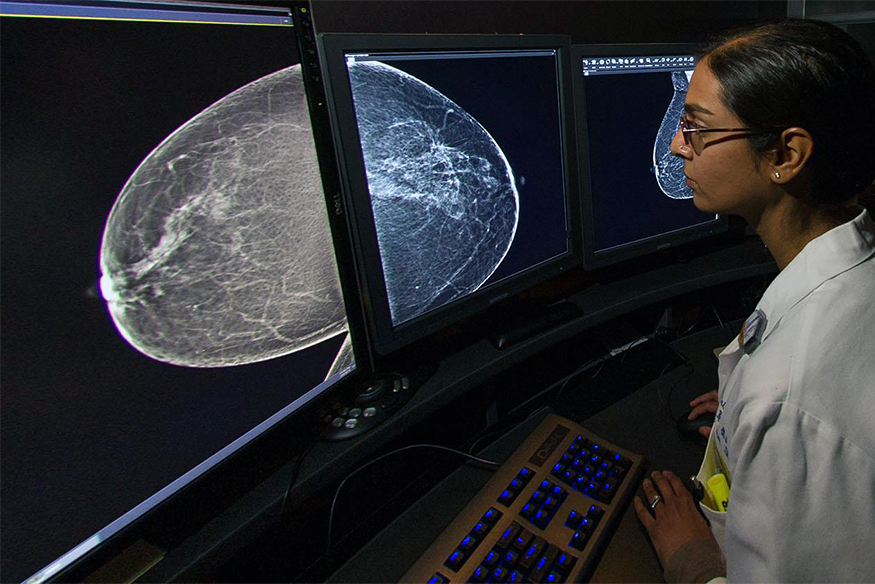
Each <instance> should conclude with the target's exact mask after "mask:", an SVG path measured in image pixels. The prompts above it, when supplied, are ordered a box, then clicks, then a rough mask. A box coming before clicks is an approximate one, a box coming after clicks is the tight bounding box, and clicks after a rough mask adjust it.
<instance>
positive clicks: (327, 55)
mask: <svg viewBox="0 0 875 584" xmlns="http://www.w3.org/2000/svg"><path fill="white" fill-rule="evenodd" d="M318 40H319V48H320V51H319V52H320V57H321V59H322V68H323V73H324V75H325V82H326V90H327V93H328V100H327V101H328V104H329V108H330V110H331V117H332V128H333V131H334V139H335V145H336V147H337V148H338V156H337V158H338V164H339V168H340V175H341V180H342V182H343V194H344V203H345V205H346V206H347V212H346V213H345V214H346V216H347V217H348V219H349V232H350V238H351V240H352V242H353V247H354V249H355V255H356V261H357V271H358V275H359V286H360V288H361V291H360V295H361V297H362V298H363V301H364V305H365V312H366V314H367V317H366V320H367V323H368V329H369V332H370V338H371V341H372V344H373V345H372V346H373V349H374V350H375V352H376V353H377V354H379V355H381V356H384V357H385V356H388V355H391V354H392V353H394V352H396V351H399V350H400V349H403V348H404V347H407V346H409V345H410V344H412V343H414V342H416V341H418V340H420V339H423V338H424V337H427V336H428V335H430V334H432V333H435V332H437V331H439V330H440V329H442V328H445V327H447V326H449V325H452V324H454V323H457V322H459V321H462V320H464V319H466V318H468V317H470V316H473V315H475V314H476V313H479V312H481V311H484V310H486V309H488V308H489V307H490V306H493V305H494V304H496V303H499V302H501V301H502V300H505V299H507V298H508V297H510V296H512V295H514V294H517V293H519V292H522V291H524V290H526V289H529V288H531V287H533V286H534V285H536V284H539V283H541V282H543V281H545V280H548V279H550V278H552V277H554V276H556V275H558V274H560V273H563V272H565V271H567V270H569V269H570V268H573V267H577V266H580V264H581V262H582V260H583V245H582V234H581V225H582V222H581V216H580V203H579V197H578V192H579V187H578V182H577V162H576V160H577V156H576V140H575V138H574V132H575V126H574V107H573V92H572V87H571V83H570V82H569V80H570V72H571V70H570V66H571V41H570V37H568V36H565V35H480V34H439V35H432V34H347V33H323V34H320V35H319V37H318ZM538 49H548V50H555V51H556V56H557V58H556V62H557V86H558V89H559V106H560V114H559V115H560V126H561V128H562V133H563V135H562V138H561V139H562V151H563V178H564V183H565V189H566V192H565V217H566V230H567V235H568V236H567V250H566V252H565V253H564V254H562V255H561V256H557V257H553V258H550V259H548V260H545V261H544V262H542V263H541V264H539V265H537V266H534V267H532V268H530V269H528V270H526V271H523V272H520V273H517V274H514V275H513V276H510V277H508V278H507V279H506V280H502V281H500V282H496V283H494V284H493V285H490V286H489V287H487V288H485V289H482V290H477V291H475V292H472V293H471V294H469V295H467V296H465V297H463V298H459V299H456V300H454V301H452V302H450V303H448V304H445V305H443V306H440V307H437V308H435V309H433V310H431V311H429V312H427V313H425V314H422V315H420V316H418V317H416V318H414V319H412V320H409V321H406V322H403V323H399V324H397V325H395V324H393V322H392V318H391V314H390V311H389V302H388V294H387V291H386V284H385V281H384V278H383V266H382V261H381V259H380V253H379V248H378V245H377V237H376V227H375V224H374V219H373V212H372V208H371V203H370V195H369V190H368V185H367V180H366V177H365V172H364V160H363V154H362V151H361V145H360V142H359V137H358V124H357V121H356V118H355V110H354V108H353V101H352V90H351V87H350V82H349V78H348V75H347V68H346V59H345V55H346V54H348V53H355V52H410V51H461V52H465V51H476V50H538Z"/></svg>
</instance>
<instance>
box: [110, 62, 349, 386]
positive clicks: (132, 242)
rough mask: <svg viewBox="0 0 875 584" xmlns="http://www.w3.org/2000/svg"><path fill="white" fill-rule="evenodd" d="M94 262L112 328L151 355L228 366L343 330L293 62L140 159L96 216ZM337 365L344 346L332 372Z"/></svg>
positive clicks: (303, 345) (182, 362)
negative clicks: (100, 222)
mask: <svg viewBox="0 0 875 584" xmlns="http://www.w3.org/2000/svg"><path fill="white" fill-rule="evenodd" d="M100 268H101V279H100V289H101V293H102V295H103V298H104V299H105V300H106V302H107V306H108V309H109V313H110V314H111V316H112V319H113V321H114V322H115V325H116V327H117V329H118V331H119V332H120V333H121V335H122V336H123V337H124V338H125V339H126V340H127V341H128V342H129V343H130V344H131V345H132V346H134V347H135V348H136V349H137V350H139V351H141V352H142V353H144V354H146V355H148V356H149V357H152V358H154V359H157V360H159V361H164V362H167V363H172V364H175V365H184V366H190V367H222V366H231V365H241V364H245V363H253V362H256V361H263V360H266V359H271V358H274V357H278V356H281V355H286V354H289V353H292V352H294V351H298V350H301V349H304V348H306V347H309V346H312V345H314V344H316V343H319V342H321V341H324V340H326V339H329V338H331V337H333V336H335V335H339V334H344V333H345V332H346V318H345V314H344V309H343V302H342V297H341V293H340V286H339V282H338V279H337V267H336V262H335V258H334V250H333V246H332V242H331V236H330V232H329V228H328V219H327V215H326V209H325V200H324V196H323V191H322V184H321V182H320V178H319V170H318V165H317V162H316V152H315V149H314V145H313V135H312V130H311V126H310V118H309V114H308V111H307V102H306V96H305V94H304V86H303V81H302V79H301V68H300V65H295V66H293V67H290V68H287V69H283V70H281V71H278V72H276V73H273V74H271V75H268V76H266V77H263V78H261V79H258V80H256V81H254V82H252V83H250V84H248V85H246V86H244V87H242V88H240V89H238V90H237V91H235V92H233V93H231V94H230V95H227V96H226V97H224V98H222V99H221V100H219V101H217V102H216V103H214V104H213V105H211V106H210V107H208V108H207V109H205V110H204V111H202V112H201V113H199V114H198V115H197V116H195V117H194V118H192V119H191V120H189V121H188V122H186V123H185V124H184V125H183V126H181V127H180V128H179V129H177V130H176V131H175V132H174V133H173V134H171V135H170V136H169V137H168V138H167V139H166V140H164V142H162V143H161V144H160V145H159V146H158V147H157V148H155V150H154V151H153V152H152V153H151V154H149V156H147V157H146V159H145V160H144V161H143V162H142V163H141V164H140V166H139V167H138V168H137V169H136V171H135V172H134V173H133V175H132V176H131V177H130V179H129V180H128V182H127V184H126V185H125V186H124V188H123V189H122V191H121V193H120V194H119V196H118V199H117V200H116V202H115V204H114V206H113V208H112V211H111V212H110V214H109V218H108V219H107V222H106V228H105V231H104V235H103V242H102V246H101V250H100ZM349 361H351V355H350V350H349V346H348V343H347V344H345V346H344V348H343V349H342V350H341V353H340V354H339V355H338V361H336V362H335V364H334V366H333V367H332V370H336V369H338V368H340V367H342V366H343V365H344V364H345V363H348V362H349Z"/></svg>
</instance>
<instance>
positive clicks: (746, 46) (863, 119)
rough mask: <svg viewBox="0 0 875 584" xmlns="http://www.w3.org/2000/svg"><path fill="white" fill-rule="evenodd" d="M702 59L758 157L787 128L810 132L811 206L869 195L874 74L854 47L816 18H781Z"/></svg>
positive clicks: (735, 35) (874, 157)
mask: <svg viewBox="0 0 875 584" xmlns="http://www.w3.org/2000/svg"><path fill="white" fill-rule="evenodd" d="M702 58H703V59H706V60H707V63H708V66H709V67H710V69H711V71H712V72H713V74H714V76H715V78H716V79H717V80H718V81H719V82H720V84H721V86H722V98H723V102H724V104H725V105H726V106H727V107H728V108H729V109H730V111H732V112H733V113H734V114H735V115H736V116H737V117H738V118H739V120H741V121H742V123H744V125H745V126H748V127H754V128H772V127H775V128H778V129H777V130H776V131H775V132H771V133H769V134H762V135H756V136H751V137H750V140H751V145H752V147H753V149H754V152H755V153H757V154H758V155H759V156H763V155H765V154H766V153H767V152H768V151H769V150H770V148H771V147H772V146H773V145H774V143H775V141H776V140H777V138H778V136H780V134H781V131H782V130H783V129H784V128H788V127H791V126H796V127H801V128H804V129H805V130H807V131H808V132H810V133H811V135H812V137H813V139H814V152H813V154H812V156H811V159H810V161H809V168H810V169H811V175H812V179H813V181H812V182H813V192H812V199H813V203H814V204H817V205H837V204H843V203H848V202H851V201H853V200H854V198H855V197H857V196H863V195H864V194H871V191H872V190H873V181H875V69H873V66H872V62H871V61H870V60H869V58H868V57H867V56H866V54H865V52H863V49H862V48H861V47H860V45H859V43H857V41H856V40H854V39H853V38H852V37H851V36H850V35H848V34H847V33H845V32H844V31H842V30H841V29H839V28H837V27H835V26H833V25H831V24H827V23H825V22H819V21H815V20H801V19H785V20H780V21H770V22H766V23H761V24H756V25H753V26H750V27H747V28H744V29H737V30H733V31H731V32H729V33H727V34H725V35H723V36H722V37H720V38H718V39H716V40H715V41H713V42H712V43H711V44H710V45H708V46H706V47H705V48H704V49H703V51H702Z"/></svg>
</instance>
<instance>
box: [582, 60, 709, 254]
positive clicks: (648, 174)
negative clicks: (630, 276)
mask: <svg viewBox="0 0 875 584" xmlns="http://www.w3.org/2000/svg"><path fill="white" fill-rule="evenodd" d="M577 74H580V73H579V72H578V73H577ZM584 87H585V91H586V122H587V138H588V140H589V168H590V187H591V193H592V195H591V199H592V200H591V202H592V216H593V241H594V244H595V249H596V251H599V250H603V249H607V248H610V247H614V246H617V245H623V244H626V243H630V242H634V241H638V240H640V239H644V238H647V237H652V236H655V235H660V234H663V233H667V232H670V231H674V230H677V229H682V228H685V227H689V226H692V225H697V224H699V223H704V222H707V221H710V220H712V219H713V218H714V216H713V215H709V214H706V213H702V212H701V211H699V210H698V209H696V207H695V205H694V204H693V200H692V199H672V198H669V197H667V196H666V195H665V194H664V193H663V192H662V191H661V190H660V189H659V185H658V184H657V182H656V177H655V176H654V174H653V144H654V141H655V140H656V134H657V132H658V131H659V126H660V124H661V123H662V119H663V117H664V116H665V112H666V110H667V109H668V105H669V103H670V102H671V98H672V96H673V95H674V88H673V86H672V83H671V73H628V74H621V75H592V76H589V77H586V78H585V80H584Z"/></svg>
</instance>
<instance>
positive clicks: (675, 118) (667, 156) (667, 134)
mask: <svg viewBox="0 0 875 584" xmlns="http://www.w3.org/2000/svg"><path fill="white" fill-rule="evenodd" d="M692 76H693V72H692V71H672V74H671V83H672V85H673V86H674V95H673V96H672V98H671V102H670V103H669V104H668V110H666V112H665V117H663V119H662V124H660V126H659V131H658V132H657V133H656V141H655V142H654V143H653V174H654V175H655V176H656V182H657V184H659V188H660V190H662V192H663V193H665V194H666V195H667V196H669V197H671V198H672V199H691V198H693V191H691V190H690V187H688V186H687V183H686V177H685V176H684V161H683V159H682V158H679V157H677V156H675V155H674V154H672V153H671V141H672V139H673V138H674V136H675V134H677V131H678V128H679V127H680V119H681V115H682V114H683V113H684V99H685V98H686V96H687V89H689V87H690V78H691V77H692Z"/></svg>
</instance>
